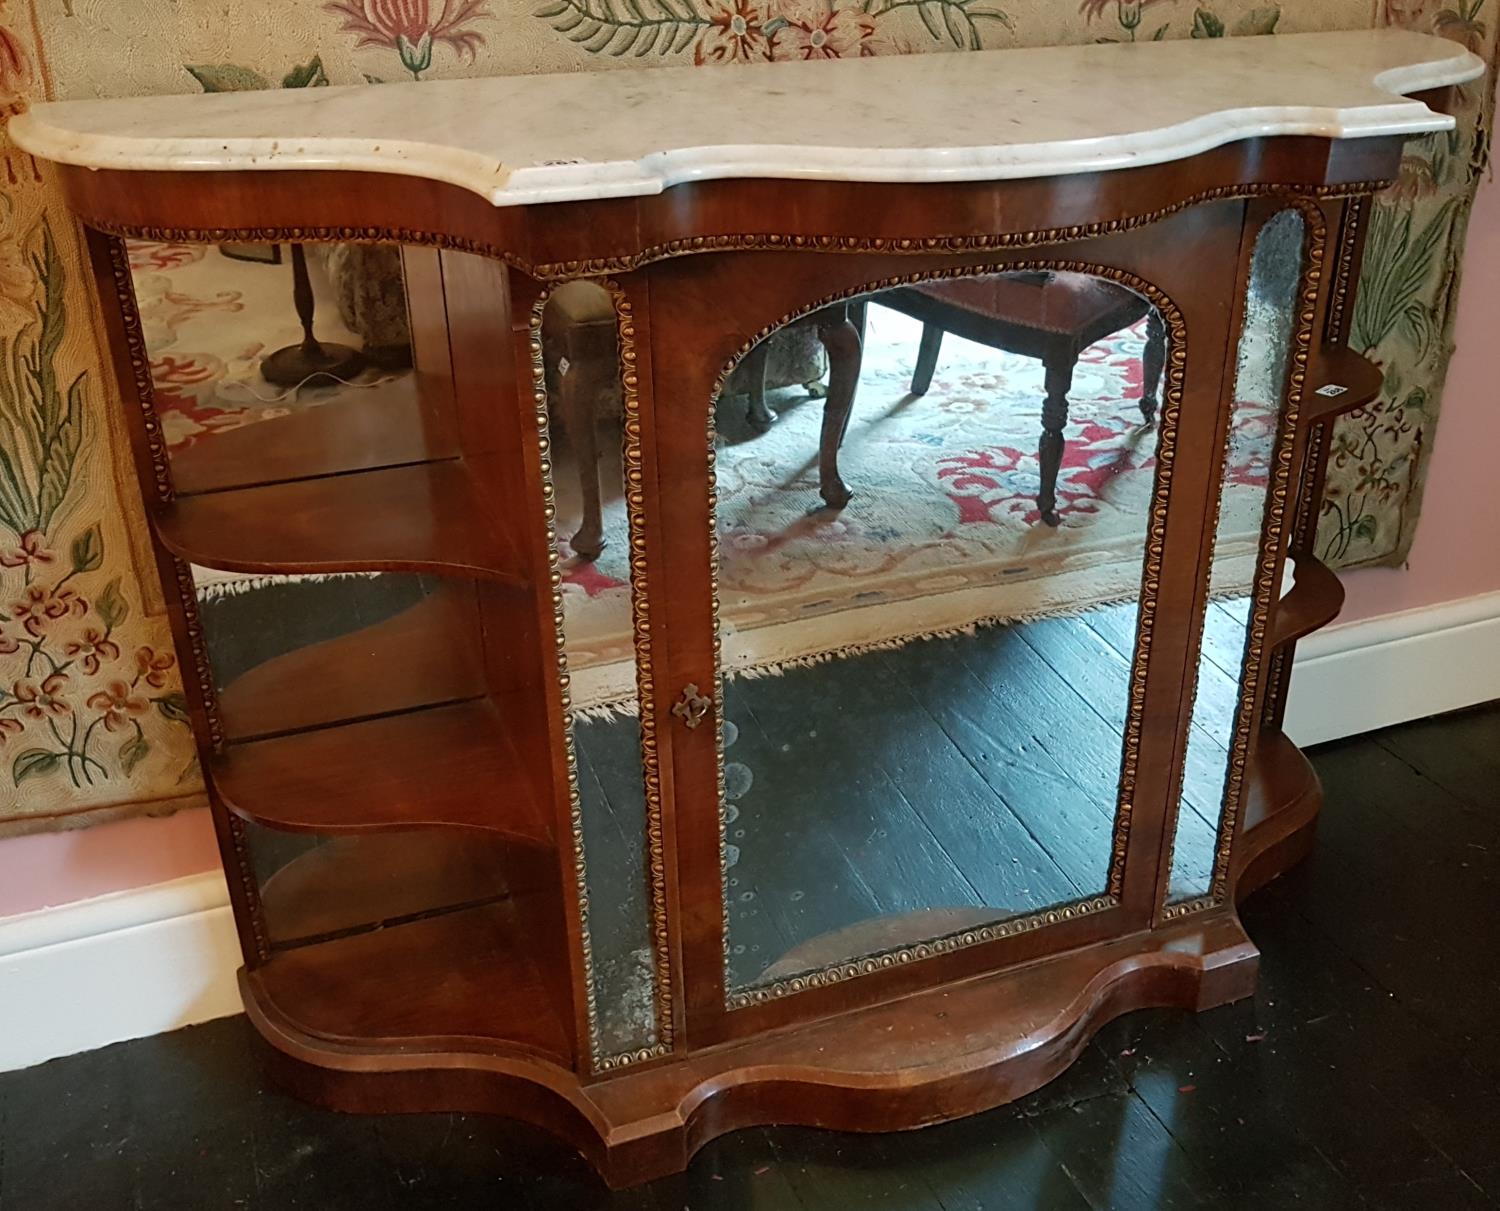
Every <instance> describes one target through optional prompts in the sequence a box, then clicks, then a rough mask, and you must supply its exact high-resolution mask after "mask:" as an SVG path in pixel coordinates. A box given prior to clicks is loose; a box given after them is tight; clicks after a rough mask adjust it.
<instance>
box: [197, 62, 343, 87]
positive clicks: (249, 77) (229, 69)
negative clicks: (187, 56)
mask: <svg viewBox="0 0 1500 1211" xmlns="http://www.w3.org/2000/svg"><path fill="white" fill-rule="evenodd" d="M314 62H316V60H314ZM183 66H184V67H185V68H186V69H187V70H188V73H189V74H190V75H191V76H192V77H193V79H195V80H196V81H198V83H199V84H200V85H201V86H202V88H203V91H204V92H206V93H242V92H253V91H255V90H256V89H260V88H271V87H273V86H272V84H271V82H270V81H269V80H267V79H266V78H265V77H264V76H263V75H261V74H260V72H258V71H256V70H255V69H254V68H251V67H241V66H240V65H239V64H237V63H197V64H194V63H184V64H183ZM319 67H320V68H321V64H320V65H319Z"/></svg>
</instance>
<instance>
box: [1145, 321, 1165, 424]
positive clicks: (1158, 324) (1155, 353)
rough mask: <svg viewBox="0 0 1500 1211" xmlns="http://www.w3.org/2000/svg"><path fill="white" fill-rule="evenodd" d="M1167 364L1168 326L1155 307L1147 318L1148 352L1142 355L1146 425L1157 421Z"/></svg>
mask: <svg viewBox="0 0 1500 1211" xmlns="http://www.w3.org/2000/svg"><path fill="white" fill-rule="evenodd" d="M1166 364H1167V324H1166V321H1165V320H1163V319H1162V318H1161V312H1159V311H1158V310H1157V309H1156V308H1155V307H1153V308H1151V311H1150V313H1149V314H1148V315H1147V317H1146V351H1145V353H1144V354H1142V355H1141V372H1142V377H1143V380H1144V381H1143V382H1142V394H1141V415H1142V416H1143V417H1145V420H1146V423H1147V424H1148V425H1149V424H1152V423H1153V422H1154V421H1155V420H1156V407H1157V403H1158V402H1159V399H1160V396H1159V394H1158V392H1159V391H1160V390H1161V375H1162V370H1163V369H1165V367H1166Z"/></svg>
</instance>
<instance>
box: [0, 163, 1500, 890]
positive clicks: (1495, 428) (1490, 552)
mask: <svg viewBox="0 0 1500 1211" xmlns="http://www.w3.org/2000/svg"><path fill="white" fill-rule="evenodd" d="M1456 339H1457V345H1458V351H1457V354H1456V355H1455V357H1454V360H1453V366H1452V370H1451V372H1450V375H1449V379H1448V388H1447V392H1446V395H1445V397H1444V402H1443V424H1442V428H1441V430H1440V431H1439V433H1438V435H1437V438H1436V442H1435V445H1434V448H1433V455H1432V464H1431V469H1430V470H1429V472H1428V478H1427V497H1426V501H1425V503H1424V506H1423V512H1422V519H1421V525H1420V526H1419V527H1418V530H1417V539H1416V545H1415V546H1414V548H1413V549H1412V554H1411V560H1410V563H1409V565H1408V566H1407V567H1406V568H1372V569H1366V570H1363V571H1357V572H1352V573H1349V574H1348V575H1347V576H1346V577H1345V583H1346V584H1347V586H1348V590H1349V600H1348V604H1347V606H1346V607H1345V609H1344V614H1343V616H1342V618H1341V619H1340V621H1341V622H1351V621H1356V620H1359V619H1366V618H1373V617H1375V616H1377V615H1381V614H1389V613H1394V612H1396V611H1398V610H1410V609H1415V608H1419V607H1422V606H1430V605H1434V604H1436V603H1438V602H1443V601H1452V600H1456V599H1459V598H1463V597H1471V596H1474V595H1475V594H1479V593H1488V592H1495V591H1500V472H1497V471H1496V469H1495V467H1496V453H1497V451H1500V409H1497V396H1500V373H1497V370H1496V363H1495V359H1494V357H1493V356H1492V352H1493V350H1494V349H1495V348H1496V347H1497V345H1500V185H1497V184H1495V183H1493V182H1486V183H1485V184H1484V185H1483V186H1482V187H1481V189H1480V191H1479V200H1478V203H1477V206H1476V209H1475V212H1474V221H1473V226H1472V227H1471V229H1470V231H1469V245H1468V251H1467V253H1466V255H1465V258H1464V280H1463V288H1462V294H1461V295H1460V298H1459V313H1458V330H1457V336H1456ZM218 864H219V858H218V851H217V850H216V849H215V847H214V839H213V829H212V827H211V825H210V824H209V820H208V814H207V812H204V811H190V812H182V813H179V814H178V815H176V816H170V817H167V818H165V819H160V820H130V821H125V822H122V823H118V824H106V825H101V826H99V827H96V828H90V829H83V830H80V831H77V832H66V833H43V834H38V835H36V836H30V837H15V838H11V839H9V840H0V916H8V915H11V914H13V913H19V912H27V911H30V910H32V909H36V908H42V907H46V906H48V905H53V904H63V903H68V902H70V901H73V900H82V899H87V898H89V897H91V896H99V895H104V894H105V893H107V892H112V891H122V890H125V889H127V888H131V887H142V886H146V885H148V884H151V883H159V882H163V881H165V880H167V879H176V878H181V877H182V876H184V875H191V874H198V873H200V872H202V871H205V870H212V869H214V868H215V867H217V866H218Z"/></svg>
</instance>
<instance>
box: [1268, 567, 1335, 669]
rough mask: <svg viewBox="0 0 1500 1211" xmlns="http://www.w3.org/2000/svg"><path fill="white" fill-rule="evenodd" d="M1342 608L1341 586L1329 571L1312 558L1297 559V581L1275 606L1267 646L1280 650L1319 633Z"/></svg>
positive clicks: (1330, 570)
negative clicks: (1284, 646) (1274, 616)
mask: <svg viewBox="0 0 1500 1211" xmlns="http://www.w3.org/2000/svg"><path fill="white" fill-rule="evenodd" d="M1343 608H1344V585H1343V582H1342V581H1340V580H1339V578H1338V576H1337V575H1336V574H1335V573H1334V572H1333V571H1332V569H1330V568H1329V567H1328V565H1327V564H1325V563H1324V562H1323V561H1322V560H1320V559H1317V558H1315V557H1314V556H1312V555H1299V556H1297V570H1296V580H1295V583H1294V584H1293V586H1292V591H1291V592H1290V593H1288V594H1287V595H1286V596H1285V597H1283V598H1282V599H1281V601H1280V602H1278V603H1277V606H1276V618H1275V621H1274V623H1273V624H1272V627H1271V635H1270V638H1269V640H1268V641H1267V643H1268V646H1269V647H1271V648H1273V649H1274V648H1279V647H1281V646H1282V645H1284V644H1288V643H1293V642H1295V641H1296V640H1298V639H1303V638H1305V637H1306V636H1308V635H1311V634H1312V633H1313V632H1314V631H1317V630H1321V629H1322V628H1323V627H1326V626H1327V625H1328V624H1329V623H1330V622H1332V621H1333V620H1334V619H1335V618H1337V617H1338V615H1339V611H1340V610H1342V609H1343Z"/></svg>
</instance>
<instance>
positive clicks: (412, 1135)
mask: <svg viewBox="0 0 1500 1211" xmlns="http://www.w3.org/2000/svg"><path fill="white" fill-rule="evenodd" d="M1314 756H1315V759H1316V763H1317V766H1318V769H1319V772H1320V774H1321V775H1322V777H1323V780H1324V784H1325V787H1326V789H1327V794H1328V801H1329V802H1328V808H1327V811H1326V813H1325V817H1324V822H1323V828H1322V836H1321V839H1320V843H1319V848H1318V851H1317V852H1316V854H1315V855H1314V856H1313V858H1312V859H1311V860H1309V861H1308V862H1307V863H1306V864H1304V865H1303V866H1302V867H1300V868H1299V869H1297V870H1295V871H1293V872H1292V873H1290V874H1289V875H1287V876H1286V877H1285V878H1284V879H1283V880H1281V881H1280V882H1279V883H1277V884H1273V885H1272V886H1271V887H1269V888H1267V889H1266V890H1265V891H1263V892H1261V893H1260V894H1258V895H1257V896H1255V897H1253V898H1252V899H1251V900H1250V901H1249V902H1248V903H1247V904H1246V905H1245V908H1244V913H1243V915H1244V918H1245V922H1246V924H1247V926H1248V927H1249V929H1250V932H1251V934H1252V935H1253V936H1254V937H1255V939H1256V940H1257V942H1258V943H1259V944H1260V946H1261V947H1262V949H1263V951H1264V963H1263V969H1262V978H1261V986H1260V991H1259V992H1258V993H1257V995H1256V997H1255V998H1254V1000H1253V1001H1250V1002H1246V1003H1243V1004H1240V1005H1235V1006H1230V1007H1228V1008H1225V1009H1219V1010H1215V1011H1213V1012H1210V1013H1205V1014H1201V1015H1198V1016H1192V1015H1188V1014H1182V1013H1142V1014H1134V1015H1131V1016H1129V1017H1126V1018H1123V1019H1121V1020H1120V1021H1118V1022H1116V1023H1114V1024H1112V1025H1111V1026H1109V1027H1107V1028H1106V1029H1105V1030H1104V1031H1103V1033H1102V1034H1101V1035H1100V1036H1099V1037H1098V1038H1097V1039H1096V1040H1095V1042H1094V1044H1093V1045H1092V1046H1091V1047H1090V1048H1089V1049H1088V1051H1087V1052H1086V1053H1085V1054H1084V1056H1083V1058H1082V1059H1081V1060H1080V1062H1079V1063H1078V1064H1077V1065H1076V1066H1075V1067H1074V1068H1073V1069H1072V1070H1070V1071H1069V1072H1068V1073H1066V1074H1065V1075H1064V1076H1063V1077H1061V1078H1060V1079H1059V1080H1057V1081H1056V1082H1054V1083H1053V1084H1052V1085H1050V1086H1048V1087H1047V1088H1045V1089H1043V1090H1041V1091H1039V1092H1038V1093H1036V1094H1034V1095H1033V1096H1031V1097H1029V1098H1027V1099H1026V1100H1024V1101H1023V1102H1021V1103H1019V1104H1017V1105H1014V1106H1011V1107H1007V1108H1004V1109H1001V1110H997V1111H995V1112H993V1113H990V1114H986V1115H982V1116H979V1117H976V1118H973V1119H969V1120H966V1121H964V1122H960V1123H955V1124H950V1125H948V1126H944V1127H938V1128H933V1129H929V1130H927V1131H923V1132H920V1133H916V1134H912V1135H901V1136H879V1137H851V1136H841V1135H831V1134H825V1133H820V1132H815V1131H807V1130H789V1129H775V1130H753V1131H746V1132H741V1133H739V1134H737V1135H733V1136H730V1137H727V1138H725V1139H723V1140H721V1141H719V1142H717V1143H715V1144H713V1145H710V1146H709V1147H708V1148H706V1149H705V1150H704V1151H703V1152H702V1153H700V1154H699V1157H698V1159H697V1161H696V1162H695V1163H694V1165H693V1167H692V1169H691V1170H690V1171H689V1172H688V1173H687V1174H686V1175H684V1176H682V1177H679V1178H674V1179H671V1180H668V1181H664V1182H660V1183H658V1184H656V1185H654V1186H650V1187H646V1188H644V1189H640V1190H635V1191H628V1192H626V1193H623V1194H619V1195H614V1196H611V1195H609V1194H608V1193H607V1192H605V1191H604V1190H603V1189H602V1188H601V1187H600V1186H599V1185H598V1183H597V1182H596V1181H595V1180H594V1179H593V1178H592V1176H591V1175H590V1173H589V1171H588V1170H587V1168H586V1167H585V1166H584V1165H583V1164H582V1162H581V1161H579V1160H578V1159H577V1158H575V1157H573V1156H571V1155H569V1154H568V1153H567V1152H566V1151H565V1150H563V1149H562V1148H560V1147H559V1146H558V1145H556V1144H554V1143H553V1142H551V1141H550V1140H549V1139H548V1138H547V1137H546V1136H545V1135H543V1134H541V1133H539V1132H536V1131H533V1130H531V1129H528V1128H523V1127H520V1126H517V1125H515V1124H511V1123H507V1122H505V1121H503V1120H493V1119H488V1120H487V1119H480V1118H470V1117H464V1116H434V1117H410V1118H397V1119H380V1120H376V1119H369V1120H365V1119H358V1118H348V1117H343V1116H339V1115H333V1114H328V1113H324V1112H320V1111H316V1110H312V1109H308V1108H306V1107H304V1106H302V1105H300V1104H298V1103H296V1102H294V1101H291V1100H290V1099H288V1098H285V1097H282V1096H281V1095H280V1094H278V1093H275V1092H272V1091H270V1090H269V1089H267V1088H266V1087H265V1086H264V1085H263V1084H262V1083H261V1081H260V1080H259V1078H258V1076H257V1074H256V1070H255V1067H254V1064H253V1061H252V1056H251V1051H250V1046H249V1028H248V1026H247V1025H246V1024H245V1022H244V1020H243V1019H241V1018H234V1019H229V1020H226V1021H222V1022H216V1023H212V1024H209V1025H206V1026H200V1027H194V1028H192V1029H188V1030H182V1031H178V1032H176V1033H174V1034H170V1035H164V1036H161V1037H158V1038H154V1039H146V1040H142V1041H139V1042H134V1043H126V1044H122V1045H120V1046H116V1047H111V1048H106V1049H104V1050H101V1051H96V1052H92V1053H89V1054H85V1055H81V1056H76V1057H73V1058H70V1059H65V1060H59V1061H55V1062H53V1063H50V1064H46V1065H43V1066H40V1067H37V1068H32V1069H29V1070H27V1071H24V1072H15V1073H9V1074H4V1075H0V1208H3V1211H49V1209H52V1208H59V1209H61V1208H66V1209H67V1211H115V1209H117V1208H119V1209H125V1208H130V1209H134V1211H159V1209H160V1211H165V1209H171V1211H180V1209H196V1208H206V1209H215V1211H217V1209H219V1208H256V1209H258V1211H259V1209H264V1211H283V1209H288V1208H317V1209H319V1211H334V1209H337V1208H346V1207H347V1208H357V1209H358V1211H395V1209H398V1208H400V1209H406V1208H427V1207H456V1208H469V1207H498V1208H557V1209H560V1211H561V1209H566V1211H575V1209H585V1208H604V1207H618V1208H629V1209H642V1211H683V1209H685V1208H691V1209H693V1211H699V1209H704V1211H720V1209H732V1208H751V1207H754V1208H764V1209H768V1211H770V1209H776V1208H794V1209H802V1211H812V1209H815V1208H816V1209H819V1211H822V1209H824V1208H839V1209H842V1208H868V1209H882V1211H898V1209H899V1211H978V1209H983V1211H1009V1209H1013V1208H1015V1209H1019V1208H1033V1209H1039V1208H1064V1209H1069V1211H1081V1209H1084V1208H1095V1209H1103V1208H1109V1209H1112V1211H1113V1209H1119V1211H1125V1209H1136V1208H1143V1209H1153V1211H1154V1209H1159V1208H1241V1207H1243V1208H1251V1207H1253V1208H1259V1209H1268V1211H1277V1209H1280V1208H1285V1207H1307V1208H1312V1209H1315V1211H1334V1209H1338V1208H1345V1207H1358V1208H1407V1207H1416V1208H1422V1209H1423V1211H1450V1209H1452V1211H1462V1209H1464V1208H1471V1207H1497V1206H1500V708H1489V709H1486V710H1481V711H1477V712H1473V713H1467V714H1463V715H1458V716H1450V717H1447V718H1445V719H1440V720H1434V721H1430V722H1426V723H1419V724H1413V725H1409V726H1406V727H1402V728H1397V729H1393V730H1391V731H1389V732H1385V733H1382V734H1380V735H1377V736H1373V737H1366V738H1363V739H1359V740H1354V741H1348V742H1343V743H1339V744H1334V745H1329V746H1325V747H1323V748H1321V749H1319V750H1317V751H1316V752H1315V754H1314Z"/></svg>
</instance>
